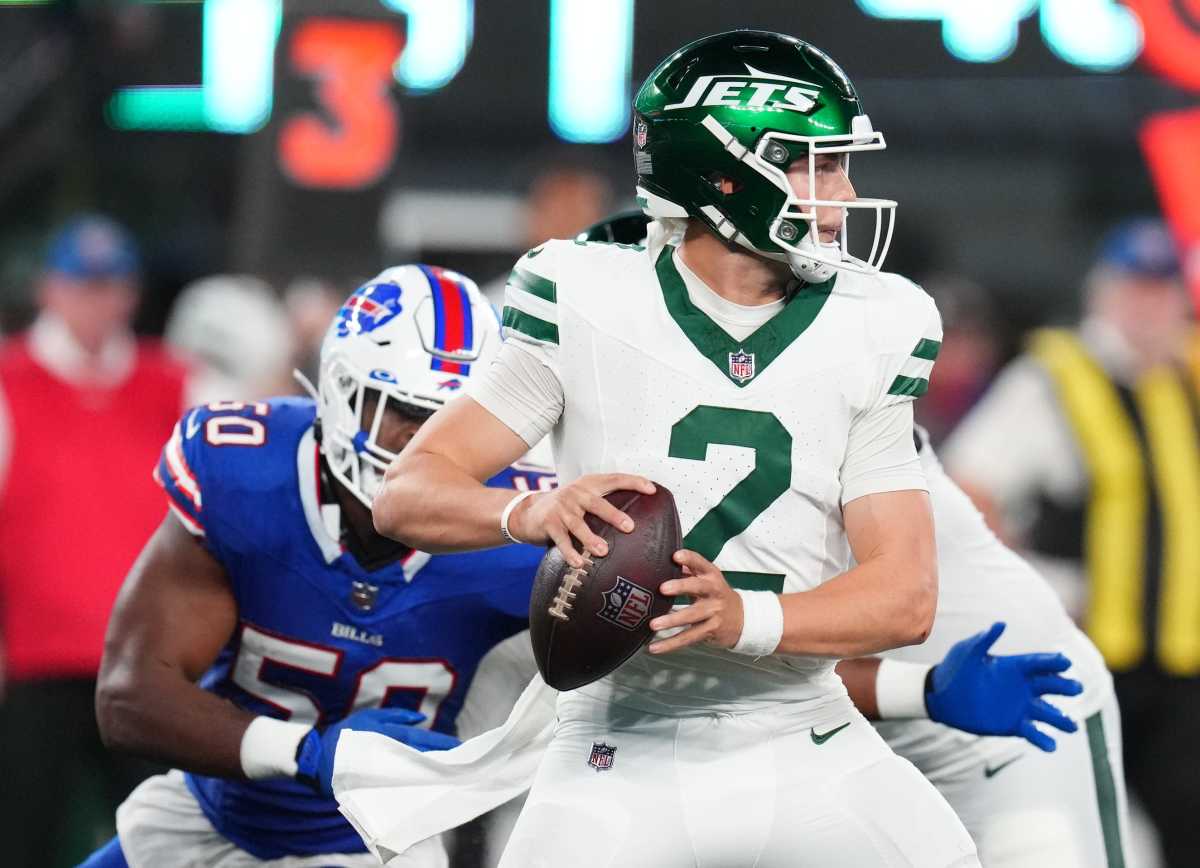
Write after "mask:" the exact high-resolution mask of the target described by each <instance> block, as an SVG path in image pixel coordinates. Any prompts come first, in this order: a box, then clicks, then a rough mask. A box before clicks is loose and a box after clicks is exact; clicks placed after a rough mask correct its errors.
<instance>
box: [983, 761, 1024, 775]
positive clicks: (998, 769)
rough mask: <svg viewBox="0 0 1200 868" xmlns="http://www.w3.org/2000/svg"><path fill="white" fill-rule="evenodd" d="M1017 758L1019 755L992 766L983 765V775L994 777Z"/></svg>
mask: <svg viewBox="0 0 1200 868" xmlns="http://www.w3.org/2000/svg"><path fill="white" fill-rule="evenodd" d="M1019 759H1020V757H1019V756H1015V757H1013V758H1012V759H1010V760H1008V761H1007V762H1002V763H1000V765H998V766H996V767H994V768H993V767H992V766H984V767H983V776H984V777H985V778H991V777H995V776H996V775H998V774H1000V772H1002V771H1004V770H1005V769H1006V768H1008V767H1009V766H1010V765H1012V764H1013V763H1015V762H1016V761H1017V760H1019Z"/></svg>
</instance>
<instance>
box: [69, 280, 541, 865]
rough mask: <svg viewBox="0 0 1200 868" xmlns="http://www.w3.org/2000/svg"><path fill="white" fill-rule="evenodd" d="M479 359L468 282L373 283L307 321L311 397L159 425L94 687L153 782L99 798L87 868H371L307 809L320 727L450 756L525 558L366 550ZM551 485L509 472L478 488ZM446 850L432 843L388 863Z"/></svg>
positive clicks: (417, 860) (510, 626)
mask: <svg viewBox="0 0 1200 868" xmlns="http://www.w3.org/2000/svg"><path fill="white" fill-rule="evenodd" d="M499 343H500V330H499V326H498V324H497V322H496V318H495V316H494V314H493V313H492V311H491V310H490V309H488V307H487V304H486V303H485V302H484V301H483V299H482V297H481V296H480V295H479V291H478V289H477V288H476V287H475V285H474V283H472V282H471V281H470V280H468V279H466V278H464V277H463V276H462V275H459V274H456V273H454V272H451V271H448V270H444V269H440V268H436V267H432V266H424V265H407V266H402V267H398V268H390V269H387V270H386V271H384V272H383V273H382V274H380V275H379V276H378V277H376V278H375V279H374V280H371V281H369V282H367V283H366V284H364V285H363V286H362V287H360V288H359V289H358V290H357V291H356V292H355V293H354V294H353V295H351V296H350V297H349V298H348V299H346V301H345V303H344V304H343V305H342V307H341V308H340V310H339V311H338V312H337V314H336V315H335V316H334V317H333V321H332V323H327V330H326V338H325V342H324V346H323V349H322V352H321V366H320V375H319V377H318V381H317V382H318V385H317V388H316V394H314V396H313V398H272V399H270V400H266V401H260V402H254V403H242V402H228V401H225V402H219V403H212V404H208V405H207V406H203V407H198V408H196V409H194V410H191V411H190V412H188V413H187V414H185V416H184V417H183V418H182V419H180V420H179V423H178V424H177V425H176V426H175V430H174V434H173V435H172V436H171V438H170V440H168V441H167V444H166V446H165V447H164V448H163V451H162V458H161V460H160V461H159V463H158V466H157V470H156V474H155V478H156V479H157V480H158V481H159V482H160V484H161V485H162V487H163V490H164V492H165V494H166V501H167V502H166V505H167V507H169V512H168V513H167V515H166V516H165V517H164V518H163V519H162V523H161V524H160V525H159V527H158V529H157V530H156V531H154V532H153V534H152V535H150V534H148V536H149V541H148V542H146V545H145V548H144V549H143V554H142V557H141V558H140V559H139V560H138V562H137V564H136V565H135V566H134V568H133V569H132V570H131V571H130V572H129V575H128V577H127V578H126V580H125V584H124V586H123V587H122V589H121V594H120V597H119V598H118V600H117V604H116V606H115V608H114V610H113V616H112V620H111V622H110V624H109V630H108V634H107V637H106V639H107V641H106V646H105V653H104V660H103V664H102V666H101V673H100V680H99V685H98V689H97V692H96V709H97V714H98V717H99V720H100V728H101V732H102V733H103V735H104V739H105V742H106V743H107V744H108V745H109V746H110V747H112V748H113V749H115V750H120V751H129V752H132V753H137V754H141V755H144V756H150V757H154V758H155V759H157V760H161V761H163V762H166V763H170V764H171V765H172V766H174V767H175V770H174V771H171V772H170V773H169V774H166V775H159V776H156V777H153V778H151V779H150V780H148V781H146V782H145V783H144V784H143V785H142V786H140V787H139V788H138V789H137V790H136V791H134V793H133V794H132V795H131V796H130V797H129V798H128V799H127V800H126V801H125V802H124V803H123V804H122V805H121V807H120V808H119V809H118V811H117V830H118V835H119V837H118V838H117V839H114V840H113V841H111V842H109V844H108V845H106V846H105V847H103V848H102V849H101V850H99V851H97V852H96V853H95V854H93V856H92V857H91V858H90V859H89V860H88V862H87V863H85V864H86V866H87V868H117V866H125V865H131V866H133V868H193V866H199V865H204V866H225V868H245V866H252V865H260V864H268V863H269V864H271V865H274V866H281V865H284V864H286V865H291V866H301V865H307V866H329V865H337V866H342V868H357V866H363V868H366V866H371V865H377V864H378V862H377V860H376V859H375V857H374V856H372V855H370V854H369V853H367V852H366V848H365V845H364V844H363V842H362V840H361V839H360V838H359V836H358V834H357V833H356V832H355V831H354V829H353V828H352V827H351V826H350V824H349V823H348V822H347V821H346V820H345V819H344V818H343V817H342V815H341V814H340V813H339V812H338V807H337V804H336V803H335V802H334V800H333V798H332V796H331V793H330V781H329V776H330V774H331V772H332V759H333V749H334V746H335V745H336V743H337V741H338V738H339V736H340V734H341V731H342V730H343V729H344V728H353V729H355V730H358V731H366V732H373V733H383V734H385V735H387V736H389V737H391V738H393V739H397V740H399V741H401V742H403V743H405V744H407V745H409V746H411V747H414V748H416V749H417V750H421V751H425V750H440V749H444V748H446V747H449V746H452V745H455V744H457V739H456V738H455V737H454V734H455V732H456V728H457V726H458V722H459V721H458V717H459V712H460V710H464V703H465V699H466V695H467V693H468V691H469V689H470V688H471V687H472V684H473V682H474V676H475V674H476V670H477V668H479V666H480V664H481V661H482V660H483V658H485V657H486V655H487V654H488V653H489V651H491V650H492V648H493V647H494V646H496V645H497V644H498V643H500V642H502V641H503V640H504V639H506V638H508V637H510V636H513V635H514V634H518V633H520V632H521V631H523V630H524V629H525V627H526V622H527V618H528V606H529V593H530V588H531V583H532V579H533V573H534V571H535V569H536V567H537V564H538V562H539V561H540V559H541V556H542V553H543V552H542V550H541V549H540V548H537V547H534V546H515V547H510V548H504V549H492V550H490V551H486V552H474V553H470V554H466V555H429V554H426V553H424V552H420V551H415V550H413V549H411V548H409V547H408V546H406V545H404V544H403V543H398V542H393V541H392V540H388V539H385V538H383V537H382V536H380V535H379V534H377V533H376V532H375V530H374V528H373V526H372V523H371V513H370V508H369V505H370V503H371V499H372V497H373V496H374V494H375V492H376V490H377V489H378V487H379V485H380V484H381V482H382V479H383V471H384V468H386V467H387V465H388V462H389V461H390V460H391V459H393V458H394V457H395V456H396V454H397V453H398V452H399V451H400V450H401V449H402V448H403V447H404V446H405V444H406V443H407V442H408V441H409V439H410V438H411V437H412V436H413V434H414V433H415V432H416V431H417V430H418V429H419V428H420V427H421V425H422V424H424V422H425V420H426V419H427V418H428V417H429V416H430V415H432V413H433V412H434V410H436V409H437V408H438V407H440V406H442V404H444V403H445V402H447V401H449V400H450V399H452V398H453V397H455V396H456V395H458V394H460V393H461V391H462V390H463V389H464V388H465V387H466V386H467V385H468V384H469V382H470V381H471V378H472V377H473V376H475V375H476V373H477V372H479V371H483V370H486V369H487V365H488V363H489V361H490V359H491V358H492V356H493V355H494V354H495V352H496V350H497V347H498V345H499ZM314 398H315V400H314ZM550 482H551V478H550V475H549V471H548V469H546V468H542V469H541V470H540V471H538V470H534V469H531V468H528V467H520V468H518V467H513V468H508V469H505V470H502V471H501V472H500V473H498V474H497V475H496V476H495V477H494V478H493V479H492V480H491V483H490V484H491V485H493V486H495V487H499V488H506V489H508V490H509V491H510V492H511V491H512V490H513V489H514V488H518V489H522V490H534V491H538V490H542V489H544V488H547V487H549V484H550ZM161 513H162V504H161V502H160V504H159V514H160V515H161ZM526 642H527V640H526ZM473 708H477V704H476V705H472V706H470V707H469V708H468V709H467V710H466V711H470V710H471V709H473ZM466 711H464V713H466ZM471 714H472V715H475V716H476V717H477V716H478V711H471ZM464 723H466V724H470V721H469V720H467V721H464ZM446 858H447V857H446V853H445V850H444V848H443V845H442V842H441V840H440V839H439V838H436V837H434V838H430V839H428V840H426V841H423V842H421V844H420V845H419V846H417V847H415V848H413V850H412V851H411V852H410V853H406V854H405V858H404V859H403V861H402V862H401V863H396V862H393V863H392V864H393V865H395V864H402V865H404V866H407V868H444V866H445V865H446Z"/></svg>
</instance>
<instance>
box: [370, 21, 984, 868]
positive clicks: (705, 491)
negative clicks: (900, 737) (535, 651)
mask: <svg viewBox="0 0 1200 868" xmlns="http://www.w3.org/2000/svg"><path fill="white" fill-rule="evenodd" d="M635 109H636V118H635V127H634V140H635V146H636V150H635V157H636V161H637V171H638V195H639V198H640V200H641V203H642V207H643V209H644V210H645V211H646V212H647V213H648V214H650V215H651V216H653V217H656V218H659V219H658V220H657V221H656V223H655V231H654V232H653V233H652V236H651V239H650V243H649V244H648V245H647V246H646V247H645V248H620V247H616V246H611V245H588V244H582V245H580V244H576V243H574V242H570V241H565V242H563V241H551V242H548V243H547V244H545V245H543V246H542V247H539V248H535V249H534V250H532V251H530V252H529V253H528V254H526V256H525V257H523V258H522V259H521V261H520V262H519V263H518V265H517V268H516V269H515V270H514V273H513V277H512V278H511V280H510V285H509V289H508V293H507V295H506V310H505V314H504V316H505V320H504V322H505V332H506V335H507V337H508V342H507V343H506V344H505V346H504V347H503V348H502V351H501V353H500V357H499V359H498V361H497V364H496V365H494V366H493V368H492V370H491V372H490V376H489V377H488V378H487V381H486V383H485V384H484V385H483V386H482V387H481V388H480V389H479V390H478V391H476V392H475V393H474V394H473V395H472V397H471V399H470V400H461V401H456V402H453V403H452V404H451V405H449V406H448V407H447V408H446V409H444V410H443V411H441V412H439V414H438V415H436V416H435V417H434V418H433V419H431V420H430V422H428V423H427V426H429V427H426V428H423V429H422V432H421V434H419V435H418V437H417V438H414V440H413V441H412V442H411V444H410V446H409V448H408V449H406V450H405V452H404V454H402V455H401V456H400V458H399V459H398V460H397V461H396V463H395V464H394V465H393V467H392V469H391V470H390V471H389V475H388V479H387V481H386V483H385V486H384V488H383V489H382V490H381V492H380V494H379V496H378V497H377V498H376V501H375V506H374V512H375V521H376V526H377V528H378V529H379V530H380V531H381V532H382V533H385V534H387V535H389V536H393V537H396V538H402V539H405V540H406V541H408V542H409V543H410V544H413V545H417V546H419V547H421V548H422V549H423V550H428V551H435V552H436V551H445V550H461V549H471V548H483V547H487V546H493V545H497V544H499V543H500V542H502V541H503V540H504V539H514V538H515V539H521V540H525V541H528V542H537V543H545V542H552V543H554V544H556V545H558V546H559V548H560V549H561V550H562V551H563V555H564V557H565V558H566V560H567V561H568V562H569V563H571V564H572V565H573V566H577V567H583V566H584V565H585V564H584V556H583V554H582V553H581V552H579V551H577V550H576V549H575V548H574V546H573V542H572V539H571V537H572V536H573V537H574V538H575V539H577V540H578V541H579V543H580V544H581V545H582V546H583V547H584V549H585V551H586V553H588V554H590V556H592V557H603V556H604V554H605V553H606V548H605V544H604V543H603V541H602V540H601V539H600V538H599V537H597V536H596V535H595V534H593V533H592V532H591V531H590V530H588V528H587V526H586V524H585V523H584V521H583V517H584V515H585V514H586V513H593V514H595V515H596V516H598V517H599V518H600V519H602V520H604V521H607V522H609V523H610V524H612V525H614V526H615V527H617V528H618V529H622V530H628V529H629V528H630V522H629V519H628V517H627V516H624V515H623V514H621V513H620V512H619V511H617V510H616V509H615V508H613V507H612V506H611V505H609V504H608V503H607V502H606V501H605V500H604V499H603V495H604V494H605V493H607V492H609V491H612V490H614V489H634V490H640V491H646V492H649V491H651V490H653V489H652V483H651V482H650V480H651V479H654V480H657V481H659V482H661V483H663V484H664V485H666V486H667V487H669V488H670V489H671V490H672V491H673V492H674V494H675V498H676V502H677V504H678V506H679V510H680V516H681V520H682V524H683V526H684V527H686V528H689V530H688V533H687V535H686V537H685V540H684V544H685V549H684V550H682V551H680V552H678V553H677V554H676V560H677V562H678V563H679V564H681V565H682V566H683V567H684V571H685V576H684V578H682V579H678V580H674V581H671V582H667V583H664V585H663V586H662V589H661V590H662V592H663V593H665V594H683V595H688V596H690V597H691V598H692V599H693V602H692V604H691V605H689V606H686V607H680V608H677V609H676V610H675V611H673V612H672V613H670V614H668V615H665V616H662V617H661V618H659V619H657V620H656V621H655V622H654V623H653V624H652V626H653V627H654V628H655V629H656V630H669V629H673V630H675V631H677V632H675V634H674V635H669V636H668V635H664V636H662V637H661V638H660V639H659V640H658V641H656V642H655V643H653V644H651V645H650V646H649V647H648V649H647V652H645V653H641V654H639V655H636V656H635V657H634V658H632V659H631V660H630V661H629V662H628V663H626V664H625V665H624V666H622V667H621V668H620V669H618V670H617V671H616V672H614V673H613V674H612V675H610V676H608V677H607V678H604V679H602V680H600V681H598V682H596V683H595V684H593V685H589V686H588V687H585V688H581V689H579V690H576V691H572V692H570V693H567V694H563V696H562V698H561V699H560V700H559V705H558V714H559V724H558V728H557V731H556V735H555V738H554V741H553V743H552V744H551V745H550V748H549V750H548V751H547V754H546V756H545V758H544V760H543V761H542V764H541V767H540V771H539V773H538V777H537V780H536V781H535V783H534V786H533V789H532V792H531V794H530V798H529V800H528V802H527V804H526V807H525V810H524V811H523V813H522V816H521V819H520V820H519V821H518V824H517V828H516V830H515V832H514V834H513V837H512V840H511V841H510V844H509V847H508V849H507V851H506V853H505V857H504V861H503V863H502V864H504V865H506V866H513V868H515V866H521V868H530V866H538V865H547V866H551V865H553V866H558V865H562V864H572V865H581V866H591V865H647V864H653V865H661V866H673V865H697V864H698V865H703V866H734V865H747V866H749V865H757V866H760V868H772V866H785V865H786V866H801V868H807V866H812V868H817V866H828V865H831V864H840V865H854V866H918V865H919V866H922V868H937V866H974V865H977V864H978V859H977V857H976V855H975V848H974V845H973V843H972V842H971V839H970V837H969V835H968V834H967V832H966V830H965V829H964V828H963V826H962V824H961V823H960V822H959V820H958V818H957V817H956V816H955V815H954V813H953V811H952V810H951V809H950V807H949V805H948V804H946V802H945V800H944V799H942V797H941V796H939V795H938V794H937V792H936V790H934V789H933V787H932V786H930V785H929V784H928V782H927V781H925V779H924V778H922V777H921V776H920V774H919V773H918V772H917V771H916V769H914V768H913V766H912V765H911V764H909V763H907V762H905V761H903V760H901V759H900V758H898V757H897V756H896V755H895V754H893V753H892V752H891V751H890V750H888V748H887V747H886V745H885V744H884V742H883V741H882V739H880V738H879V737H878V735H877V734H876V733H875V731H874V729H873V728H872V727H871V726H870V725H869V724H867V722H866V721H865V720H864V718H863V717H862V716H861V715H860V714H859V713H858V712H857V711H856V710H855V709H854V707H853V705H852V704H851V702H850V700H849V698H848V697H847V695H846V691H845V688H844V686H843V685H842V682H841V680H840V679H839V678H838V677H837V675H836V674H835V673H834V671H833V667H834V664H835V662H836V660H837V659H839V658H843V657H851V656H861V655H866V654H873V653H875V652H878V651H882V650H885V649H888V648H893V647H897V646H901V645H908V644H914V643H919V642H921V641H923V640H924V639H925V637H926V636H927V634H928V631H929V629H930V626H931V622H932V618H933V614H934V609H935V605H936V594H937V590H936V557H935V552H934V543H933V525H932V517H931V511H930V507H929V501H928V495H927V493H926V487H927V486H926V482H925V479H924V475H923V473H922V471H921V467H920V462H919V459H918V457H917V454H916V449H915V447H914V444H913V440H912V408H911V401H912V399H913V398H914V397H916V396H917V395H919V394H920V393H921V392H923V391H924V389H925V388H926V386H927V384H928V375H929V370H930V368H931V367H932V361H933V358H934V356H935V355H936V351H937V347H938V346H939V341H940V338H941V327H940V321H939V318H938V315H937V311H936V309H935V308H934V306H933V303H932V301H931V300H930V299H929V297H928V296H926V295H925V294H924V293H923V292H922V291H921V290H920V289H919V288H918V287H916V286H915V285H913V284H912V283H910V282H908V281H907V280H905V279H904V278H901V277H898V276H896V275H891V274H884V273H881V272H880V271H879V266H880V264H881V262H882V259H883V256H884V254H885V253H886V249H887V246H888V240H889V238H890V234H891V233H890V227H891V215H892V209H893V208H894V207H895V203H894V202H891V201H887V200H879V199H873V200H863V199H858V198H857V197H856V194H855V191H854V188H853V187H852V186H851V184H850V181H849V178H848V175H847V168H848V154H849V153H851V152H854V151H869V150H879V149H881V148H882V147H883V137H882V135H881V134H879V133H878V132H875V131H874V130H873V129H872V128H871V124H870V120H869V119H868V118H867V116H866V115H865V114H864V113H863V112H862V110H861V107H860V105H859V101H858V97H857V95H856V93H855V91H854V89H853V87H852V85H851V84H850V82H849V80H848V79H847V78H846V76H845V74H844V73H843V72H842V71H841V70H840V69H839V68H838V67H837V66H836V64H834V63H833V62H832V61H831V60H830V59H829V58H828V57H826V56H825V55H824V54H822V53H821V52H820V51H818V50H817V49H815V48H813V47H812V46H810V45H808V44H806V43H804V42H801V41H800V40H796V39H793V38H791V37H786V36H782V35H779V34H773V33H764V32H757V31H736V32H732V33H727V34H721V35H718V36H714V37H709V38H706V39H703V40H700V41H698V42H696V43H693V44H691V45H689V46H686V47H685V48H683V49H681V50H680V51H678V52H676V53H675V54H673V55H671V57H669V58H668V59H667V60H666V61H664V62H663V63H662V64H661V65H660V66H659V67H658V68H657V69H656V70H655V71H654V72H653V73H652V74H651V76H650V77H649V79H648V80H647V82H646V83H645V84H644V85H643V87H642V89H641V91H640V92H639V94H638V97H637V100H636V102H635ZM864 210H865V211H866V212H867V213H868V214H869V215H870V216H873V218H874V221H875V232H874V243H873V245H872V248H871V250H870V252H869V253H867V255H866V256H864V257H861V258H860V257H856V256H854V255H852V253H851V251H850V250H849V249H848V241H847V232H846V222H847V219H848V214H849V212H851V211H855V212H862V211H864ZM546 433H550V434H551V436H552V438H553V444H554V447H555V454H556V457H557V463H558V469H559V473H560V478H561V479H562V480H563V481H565V482H567V483H569V484H567V485H565V486H563V487H562V488H560V489H558V490H557V491H556V492H552V493H528V494H526V495H523V496H522V497H521V499H520V500H517V499H508V498H505V497H503V496H499V497H497V496H495V495H494V494H492V493H489V492H488V491H487V490H486V489H484V488H483V486H482V485H481V480H483V479H486V478H487V477H488V475H490V474H489V469H490V468H492V467H493V466H496V467H498V466H502V465H503V464H505V463H508V462H509V461H511V460H512V459H513V458H515V457H518V456H519V455H520V454H521V453H523V452H525V451H526V449H527V448H528V445H529V444H533V443H536V442H537V441H538V440H540V439H541V438H542V436H543V435H545V434H546ZM852 557H853V559H854V561H855V562H856V565H855V566H853V567H852V566H851V558H852ZM714 561H719V562H720V563H719V566H718V565H716V564H714ZM679 628H682V630H679ZM597 757H599V759H597ZM589 760H591V763H590V767H589Z"/></svg>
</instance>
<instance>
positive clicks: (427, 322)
mask: <svg viewBox="0 0 1200 868" xmlns="http://www.w3.org/2000/svg"><path fill="white" fill-rule="evenodd" d="M401 299H403V303H402V302H401ZM499 345H500V327H499V324H498V323H497V321H496V315H495V313H494V312H493V311H492V310H491V308H490V307H489V306H488V303H487V302H486V301H485V300H484V298H483V296H482V295H481V294H480V293H479V289H478V288H477V287H476V286H475V284H474V282H472V281H471V280H469V279H468V278H466V277H464V276H463V275H461V274H458V273H456V272H453V271H450V270H448V269H444V268H438V267H436V266H431V265H403V266H398V267H396V268H389V269H387V270H386V271H384V272H383V273H382V274H380V275H379V276H378V277H376V278H375V279H374V280H372V281H370V282H368V283H366V284H364V285H363V286H362V287H360V288H359V289H358V290H356V291H355V292H354V294H352V295H351V296H350V297H349V298H348V299H346V303H345V304H343V305H342V307H341V309H340V310H339V311H338V312H337V315H336V317H335V318H334V321H333V323H332V324H331V325H330V328H329V331H328V332H327V333H326V336H325V340H324V342H323V343H322V344H321V367H320V375H319V377H318V381H317V387H316V389H315V397H316V399H317V412H318V414H319V416H320V419H321V451H322V453H323V454H324V456H325V459H326V463H327V465H328V466H329V471H330V473H332V474H333V476H334V478H335V479H337V480H338V481H339V482H341V483H342V484H343V485H344V486H345V487H346V489H347V490H349V491H350V493H351V494H353V495H354V496H355V497H357V498H358V499H359V500H360V501H361V502H362V503H364V504H366V505H368V506H370V504H371V500H372V499H373V498H374V496H375V492H376V491H378V489H379V486H380V485H381V484H382V481H383V473H384V471H385V470H386V469H387V466H388V464H390V463H391V461H392V460H393V459H394V458H395V457H396V455H395V453H393V452H391V451H389V450H387V449H384V448H383V447H382V446H381V445H380V444H379V441H378V436H379V431H380V427H381V425H382V424H383V420H384V418H385V416H386V414H387V411H388V409H389V408H390V409H392V410H394V411H397V412H399V413H400V414H401V416H403V417H405V418H408V419H414V418H415V419H419V418H423V417H426V416H429V415H430V414H432V413H433V412H434V411H436V410H437V409H438V408H439V407H441V406H442V405H443V404H444V403H445V402H446V400H447V399H448V398H450V397H453V396H454V393H455V392H457V391H458V389H459V388H460V387H461V386H462V385H465V384H466V382H467V381H469V379H470V377H471V374H472V372H473V371H476V370H481V369H483V368H486V362H487V361H488V360H489V359H490V357H491V355H492V354H493V353H495V351H496V349H497V348H498V347H499ZM448 384H453V385H448ZM448 393H449V394H448Z"/></svg>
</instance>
